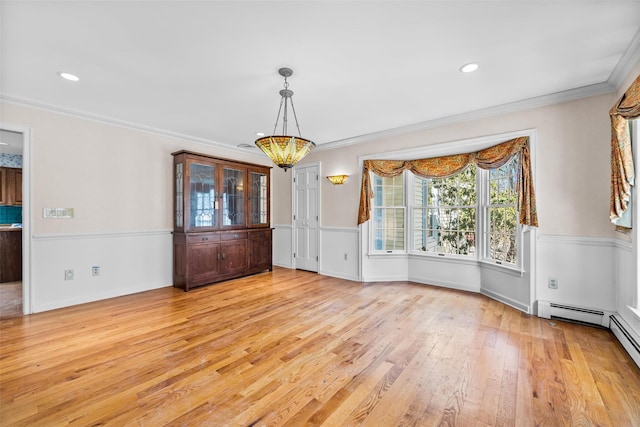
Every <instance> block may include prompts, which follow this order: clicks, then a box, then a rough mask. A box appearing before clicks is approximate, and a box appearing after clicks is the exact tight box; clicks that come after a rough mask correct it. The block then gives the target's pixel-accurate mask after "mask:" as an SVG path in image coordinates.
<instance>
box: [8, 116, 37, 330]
mask: <svg viewBox="0 0 640 427" xmlns="http://www.w3.org/2000/svg"><path fill="white" fill-rule="evenodd" d="M29 153H30V131H29V129H27V128H22V127H19V126H13V125H9V124H5V123H0V177H1V178H0V186H1V188H0V191H1V193H2V197H1V198H0V199H1V203H0V243H1V247H0V252H1V254H0V301H1V304H0V318H2V319H6V318H12V317H20V316H22V315H23V314H29V313H31V298H30V283H29V271H30V269H29V264H30V263H29V253H30V239H29V236H30V235H31V234H30V224H31V221H30V214H29V213H30V209H29V207H30V204H29V200H30V197H29V194H30V192H29V188H30V187H29V182H30V179H29V176H30V175H29V164H30V156H29Z"/></svg>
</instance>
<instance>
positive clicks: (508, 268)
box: [478, 260, 525, 277]
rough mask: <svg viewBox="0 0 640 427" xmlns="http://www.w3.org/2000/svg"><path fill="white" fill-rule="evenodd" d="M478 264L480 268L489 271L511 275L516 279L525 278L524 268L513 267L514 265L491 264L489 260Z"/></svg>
mask: <svg viewBox="0 0 640 427" xmlns="http://www.w3.org/2000/svg"><path fill="white" fill-rule="evenodd" d="M478 263H479V264H480V268H487V269H489V270H494V271H498V272H500V273H506V274H510V275H512V276H515V277H523V276H524V273H525V271H524V269H523V268H516V267H512V265H513V264H511V265H504V264H497V263H496V262H495V261H493V262H491V261H488V260H480V261H478Z"/></svg>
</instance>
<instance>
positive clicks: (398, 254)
mask: <svg viewBox="0 0 640 427" xmlns="http://www.w3.org/2000/svg"><path fill="white" fill-rule="evenodd" d="M367 256H368V257H369V258H406V257H407V253H406V252H392V253H385V252H369V253H368V254H367Z"/></svg>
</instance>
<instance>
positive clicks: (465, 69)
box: [460, 62, 479, 73]
mask: <svg viewBox="0 0 640 427" xmlns="http://www.w3.org/2000/svg"><path fill="white" fill-rule="evenodd" d="M478 66H479V65H478V64H476V63H475V62H469V63H468V64H464V65H463V66H462V67H460V72H461V73H473V72H474V71H475V70H477V69H478Z"/></svg>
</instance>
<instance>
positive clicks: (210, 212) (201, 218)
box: [189, 163, 217, 227]
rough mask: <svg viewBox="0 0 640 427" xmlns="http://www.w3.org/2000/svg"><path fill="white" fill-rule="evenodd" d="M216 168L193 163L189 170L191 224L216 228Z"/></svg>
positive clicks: (192, 225)
mask: <svg viewBox="0 0 640 427" xmlns="http://www.w3.org/2000/svg"><path fill="white" fill-rule="evenodd" d="M215 171H216V170H215V166H212V165H203V164H199V163H191V165H190V170H189V190H190V193H191V194H190V200H191V205H190V206H189V216H190V218H189V220H190V222H189V224H190V226H191V227H216V226H217V224H216V208H217V203H216V190H215Z"/></svg>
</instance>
